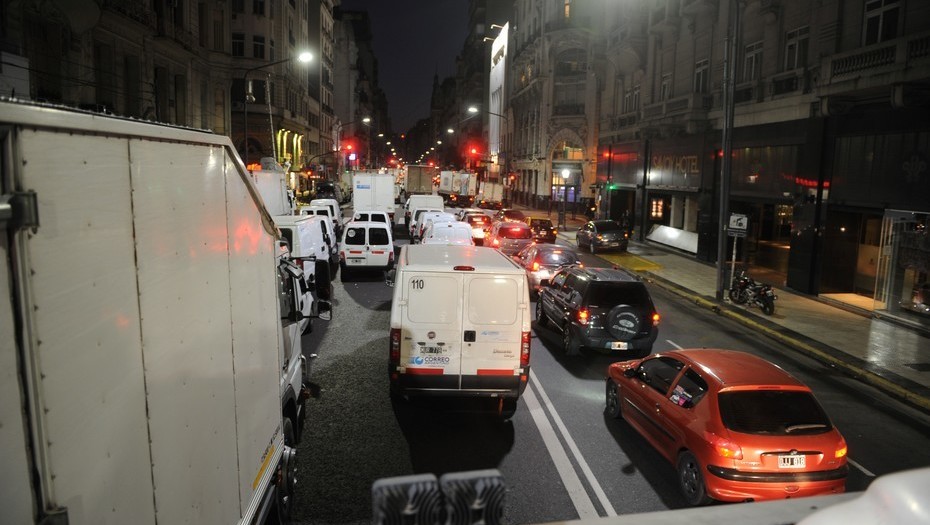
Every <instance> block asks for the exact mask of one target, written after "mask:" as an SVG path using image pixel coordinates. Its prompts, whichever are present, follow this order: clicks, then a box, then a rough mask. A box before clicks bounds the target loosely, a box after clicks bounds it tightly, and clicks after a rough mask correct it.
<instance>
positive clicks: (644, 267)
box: [515, 205, 930, 412]
mask: <svg viewBox="0 0 930 525" xmlns="http://www.w3.org/2000/svg"><path fill="white" fill-rule="evenodd" d="M515 207H516V208H518V209H523V210H527V211H529V212H531V213H533V214H536V215H542V216H546V211H545V210H535V209H531V208H528V207H526V206H519V205H518V206H515ZM551 218H552V220H553V223H554V222H555V221H556V220H557V214H555V213H553V214H552V216H551ZM566 222H567V224H566V227H565V228H560V230H559V237H560V238H561V239H562V240H564V241H567V242H568V243H569V244H572V245H574V244H575V233H576V232H577V231H578V228H579V227H580V226H581V225H582V224H584V223H585V218H584V216H583V215H581V214H578V215H577V217H576V218H575V219H572V218H571V214H569V215H568V216H567V217H566ZM600 257H601V258H602V259H604V260H606V261H609V262H612V263H614V264H616V265H618V266H622V267H625V268H629V269H631V270H634V271H636V272H638V273H640V274H641V275H642V276H643V277H644V278H645V279H647V280H649V281H650V282H653V283H655V284H656V285H658V286H662V287H663V288H665V289H667V290H669V291H671V292H673V293H675V294H677V295H679V296H681V297H683V298H685V299H687V300H689V301H692V302H694V303H695V304H696V305H698V306H701V307H704V308H708V309H711V310H713V311H715V312H717V313H719V314H720V315H723V316H726V317H729V318H731V319H734V320H736V321H737V322H740V323H742V324H744V325H746V326H749V327H751V328H753V329H755V330H757V331H758V332H759V333H761V334H764V335H766V336H768V337H771V338H773V339H776V340H778V341H780V342H781V343H783V344H785V345H786V346H789V347H791V348H793V349H794V350H797V351H799V352H801V353H804V354H806V355H808V356H810V357H812V358H814V359H817V360H819V361H821V362H823V363H825V364H827V365H829V366H832V367H834V368H836V369H838V370H840V371H842V372H844V373H845V374H847V375H850V376H852V377H854V378H856V379H858V380H860V381H863V382H865V383H868V384H870V385H872V386H874V387H876V388H878V389H880V390H882V391H884V392H886V393H887V394H889V395H891V396H894V397H896V398H898V399H901V400H903V401H905V402H907V403H909V404H911V405H912V406H914V407H917V408H919V409H921V410H923V411H925V412H930V337H927V336H926V335H925V334H923V333H921V332H919V331H918V330H914V329H910V328H906V327H902V326H900V325H897V324H894V323H891V322H888V321H885V320H881V319H874V318H871V317H868V316H864V315H861V314H858V313H853V312H851V311H848V310H845V309H843V308H839V307H837V306H834V305H832V304H830V303H827V302H825V301H822V300H819V299H817V298H815V297H811V296H807V295H804V294H801V293H797V292H793V291H791V290H787V289H784V288H779V289H777V290H776V293H777V295H778V300H777V301H776V303H775V315H773V316H766V315H764V314H762V312H761V311H760V310H759V309H758V308H746V307H743V306H739V305H734V304H732V303H730V302H729V301H727V302H724V303H720V302H718V301H717V300H716V290H717V269H716V267H715V266H713V265H709V264H707V263H704V262H701V261H698V260H697V259H696V258H694V257H691V256H688V255H684V254H681V253H679V252H677V251H675V250H673V249H669V248H665V247H663V246H662V245H659V244H657V243H652V242H646V243H639V242H636V241H632V242H630V246H629V250H628V252H627V253H613V254H601V255H600Z"/></svg>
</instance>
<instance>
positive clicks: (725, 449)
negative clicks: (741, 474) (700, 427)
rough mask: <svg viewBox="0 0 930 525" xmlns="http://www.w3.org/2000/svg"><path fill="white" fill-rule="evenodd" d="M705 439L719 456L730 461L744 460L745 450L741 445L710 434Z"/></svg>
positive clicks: (705, 435)
mask: <svg viewBox="0 0 930 525" xmlns="http://www.w3.org/2000/svg"><path fill="white" fill-rule="evenodd" d="M704 438H705V439H707V441H708V443H710V445H711V446H712V447H713V448H714V452H716V453H717V455H718V456H720V457H723V458H729V459H743V449H742V448H740V446H739V445H737V444H736V443H734V442H732V441H730V440H729V439H724V438H722V437H720V436H718V435H716V434H712V433H710V432H708V433H706V434H704Z"/></svg>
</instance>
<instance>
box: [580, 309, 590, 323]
mask: <svg viewBox="0 0 930 525" xmlns="http://www.w3.org/2000/svg"><path fill="white" fill-rule="evenodd" d="M589 315H590V313H589V312H588V310H587V308H582V309H581V310H578V322H579V323H581V324H588V316H589Z"/></svg>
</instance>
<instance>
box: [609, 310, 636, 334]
mask: <svg viewBox="0 0 930 525" xmlns="http://www.w3.org/2000/svg"><path fill="white" fill-rule="evenodd" d="M607 331H608V332H609V333H610V335H612V336H614V337H616V338H617V339H619V340H621V341H629V340H630V339H633V338H634V337H636V334H638V333H639V315H638V314H637V313H636V309H634V308H633V307H632V306H630V305H626V304H618V305H617V306H614V307H613V308H612V309H611V310H610V313H608V314H607Z"/></svg>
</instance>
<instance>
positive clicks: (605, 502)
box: [530, 368, 617, 516]
mask: <svg viewBox="0 0 930 525" xmlns="http://www.w3.org/2000/svg"><path fill="white" fill-rule="evenodd" d="M530 379H531V380H532V382H533V388H535V389H536V390H537V391H538V392H539V397H541V398H542V401H543V405H544V406H545V407H546V408H547V409H548V411H549V414H551V415H552V420H553V421H555V425H556V427H558V429H559V432H561V433H562V438H564V439H565V443H567V444H568V449H569V450H571V451H572V455H573V456H575V461H576V462H578V466H580V467H581V472H582V473H584V477H585V478H586V479H587V480H588V484H589V485H591V488H592V489H593V490H594V494H595V495H596V496H597V500H598V501H599V502H600V503H601V506H602V507H604V512H606V513H607V516H616V515H617V512H616V511H615V510H614V507H613V505H611V504H610V500H609V499H607V494H605V493H604V489H602V488H601V484H600V483H598V481H597V478H596V477H594V473H593V472H591V468H590V467H589V466H588V462H587V461H585V459H584V456H582V455H581V451H580V450H578V445H576V444H575V440H574V439H572V436H571V434H569V433H568V428H566V427H565V423H563V422H562V418H561V417H559V413H558V412H556V410H555V406H554V405H553V404H552V402H550V401H549V396H548V395H546V391H545V390H543V387H542V383H541V382H540V381H539V378H538V377H536V373H535V372H534V371H533V369H532V368H531V369H530Z"/></svg>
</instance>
